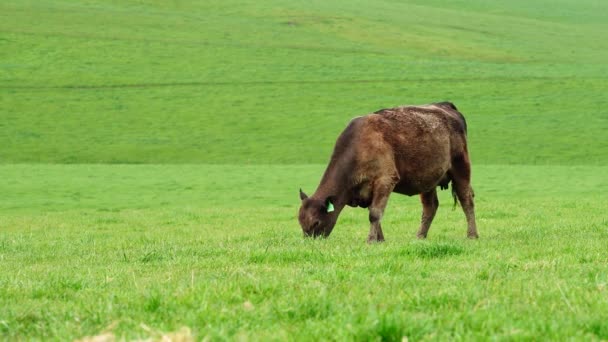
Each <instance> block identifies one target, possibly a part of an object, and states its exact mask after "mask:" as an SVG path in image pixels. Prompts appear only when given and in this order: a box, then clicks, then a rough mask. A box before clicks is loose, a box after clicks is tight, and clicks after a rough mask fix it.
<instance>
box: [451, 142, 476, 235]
mask: <svg viewBox="0 0 608 342" xmlns="http://www.w3.org/2000/svg"><path fill="white" fill-rule="evenodd" d="M452 186H453V187H454V188H453V191H455V192H456V196H457V197H458V200H459V201H460V205H461V206H462V210H463V211H464V215H465V216H466V218H467V225H468V229H467V237H468V238H469V239H477V238H478V237H479V235H478V234H477V225H476V224H475V203H474V202H473V197H474V193H473V188H471V164H470V162H469V159H468V156H467V155H466V154H464V155H463V156H460V157H457V158H455V159H454V161H453V172H452Z"/></svg>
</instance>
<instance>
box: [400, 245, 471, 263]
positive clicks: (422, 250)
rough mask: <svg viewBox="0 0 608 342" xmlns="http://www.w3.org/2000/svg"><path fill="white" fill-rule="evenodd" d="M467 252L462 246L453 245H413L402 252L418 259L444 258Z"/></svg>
mask: <svg viewBox="0 0 608 342" xmlns="http://www.w3.org/2000/svg"><path fill="white" fill-rule="evenodd" d="M464 252H465V249H464V247H462V246H461V245H456V244H451V243H433V242H431V243H428V242H421V243H413V244H410V245H408V246H407V247H406V248H405V249H404V250H403V251H402V252H401V254H402V255H409V256H414V257H418V258H427V259H433V258H443V257H449V256H454V255H460V254H462V253H464Z"/></svg>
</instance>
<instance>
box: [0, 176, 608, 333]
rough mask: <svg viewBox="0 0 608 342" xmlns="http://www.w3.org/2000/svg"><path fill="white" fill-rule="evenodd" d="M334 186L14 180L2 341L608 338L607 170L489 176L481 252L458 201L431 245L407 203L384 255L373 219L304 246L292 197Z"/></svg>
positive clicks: (261, 179)
mask: <svg viewBox="0 0 608 342" xmlns="http://www.w3.org/2000/svg"><path fill="white" fill-rule="evenodd" d="M321 171H322V165H313V166H307V165H303V166H289V167H287V166H244V167H238V166H208V165H185V166H184V165H177V166H175V165H174V166H147V165H146V166H144V165H109V166H102V165H96V166H90V165H63V166H62V165H3V166H1V167H0V175H1V176H2V178H3V179H8V180H11V181H10V182H5V183H4V184H3V185H2V186H1V190H2V193H3V194H19V197H21V198H23V201H22V202H19V200H18V198H17V196H16V195H9V196H8V197H3V200H2V201H1V202H0V231H1V232H2V235H0V260H1V262H0V284H2V288H3V291H2V292H1V293H0V308H2V309H1V310H0V332H1V333H2V336H3V337H4V338H8V339H13V338H34V339H51V338H52V339H73V338H78V337H82V336H88V335H95V334H98V333H100V332H102V331H104V329H106V327H108V326H110V330H111V331H112V332H113V333H114V334H116V335H117V336H119V337H120V336H123V337H125V338H128V339H132V338H145V337H148V336H150V332H149V331H148V330H146V329H145V328H142V323H143V324H144V325H145V326H148V327H152V328H153V329H155V331H165V332H168V331H176V330H179V329H180V328H181V327H183V326H186V327H189V328H190V329H192V334H193V336H195V337H196V338H204V337H206V336H208V337H211V338H214V339H225V338H228V339H234V338H240V337H243V338H245V337H248V338H250V339H253V340H258V339H259V340H285V339H299V340H317V339H356V340H370V339H386V340H395V339H400V338H401V337H402V336H408V337H409V338H410V339H412V340H419V339H433V338H435V339H458V340H470V339H486V338H501V339H502V338H504V339H522V338H524V339H545V338H549V339H561V338H564V337H571V338H575V339H591V340H594V339H606V338H608V331H606V326H605V322H606V321H607V320H608V316H607V314H606V311H605V310H604V308H605V307H606V304H608V303H607V297H606V291H608V289H607V288H606V286H607V284H608V269H606V267H605V265H606V263H607V262H608V258H607V256H606V253H605V252H604V249H605V241H606V239H607V238H608V229H607V228H608V221H606V218H605V215H604V211H605V203H606V195H605V194H606V193H607V192H606V191H605V190H606V189H605V187H606V184H605V182H603V178H602V176H601V175H602V174H604V172H605V171H606V170H605V167H589V166H573V167H547V166H544V167H538V166H536V167H529V166H504V165H497V166H478V167H476V168H475V169H474V177H475V178H474V180H475V182H474V186H475V189H476V194H477V197H476V200H477V216H478V225H479V229H480V234H481V238H480V239H479V240H478V241H469V240H467V239H466V238H465V232H466V225H465V220H464V215H463V214H462V212H461V210H460V209H459V208H458V209H457V210H454V211H453V210H452V209H451V204H452V203H451V198H450V196H449V194H448V193H447V192H441V193H440V195H441V197H440V202H441V203H442V204H441V206H440V209H439V211H438V214H437V217H436V219H435V222H434V225H433V227H432V228H431V231H430V234H429V239H428V240H426V241H418V240H416V239H415V232H416V228H417V225H418V221H419V215H420V206H419V203H418V202H419V201H418V199H417V198H415V197H414V198H408V197H405V196H393V197H392V198H391V201H390V204H389V208H388V210H387V214H386V216H385V219H384V221H383V222H384V231H385V235H386V238H387V242H386V243H384V244H375V245H367V244H366V243H365V242H364V241H365V237H366V235H367V231H368V223H367V213H366V211H365V210H361V209H347V210H345V212H344V213H343V214H342V216H341V218H340V220H339V222H338V225H337V227H336V229H335V231H334V233H333V234H332V236H331V237H330V238H329V239H325V240H311V239H304V238H302V236H301V231H300V228H299V227H298V224H297V221H296V219H295V216H296V211H297V207H298V198H297V188H294V189H286V184H287V183H289V184H294V185H296V184H303V186H304V187H305V188H309V187H312V186H313V184H315V183H316V182H317V181H318V177H319V176H320V172H321ZM217 173H221V174H222V175H223V178H219V177H217V176H216V174H217ZM65 179H70V180H72V181H71V182H66V181H65ZM220 179H223V180H224V181H223V182H221V183H220V182H217V181H218V180H220ZM568 182H570V184H571V185H572V186H568V187H565V186H562V185H563V184H568ZM7 183H8V184H10V185H8V186H7V185H6V184H7ZM523 183H525V184H528V187H525V186H522V184H523ZM167 184H171V186H167ZM186 184H190V185H191V186H193V187H194V188H195V189H196V190H194V191H192V192H184V191H182V189H183V188H184V185H186ZM251 184H257V185H256V186H255V187H253V188H255V189H261V188H265V191H262V192H255V193H248V191H247V189H248V188H249V187H250V186H251ZM222 185H223V186H222ZM296 186H297V185H296ZM64 187H65V188H66V189H65V192H61V191H59V190H61V188H64ZM543 189H545V190H543ZM75 190H79V191H80V192H81V193H82V194H88V196H90V198H89V199H88V200H82V197H86V196H81V198H80V199H79V198H75V197H73V196H72V195H71V192H72V191H75ZM19 191H21V192H20V193H19ZM309 191H310V192H312V191H313V189H310V190H309ZM152 192H154V193H156V194H157V200H149V198H150V197H152V196H151V193H152ZM43 199H45V200H46V202H45V201H44V200H43ZM160 199H162V202H161V201H159V200H160ZM26 202H30V205H29V206H28V205H27V203H26ZM14 203H17V204H18V206H19V208H12V207H9V206H10V205H12V204H14Z"/></svg>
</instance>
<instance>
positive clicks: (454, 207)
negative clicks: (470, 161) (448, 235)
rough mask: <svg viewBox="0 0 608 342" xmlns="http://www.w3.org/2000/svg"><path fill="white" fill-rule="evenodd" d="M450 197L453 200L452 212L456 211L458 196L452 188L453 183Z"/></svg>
mask: <svg viewBox="0 0 608 342" xmlns="http://www.w3.org/2000/svg"><path fill="white" fill-rule="evenodd" d="M452 197H453V198H454V206H453V207H452V210H456V207H457V206H458V195H457V194H456V189H455V188H454V182H452Z"/></svg>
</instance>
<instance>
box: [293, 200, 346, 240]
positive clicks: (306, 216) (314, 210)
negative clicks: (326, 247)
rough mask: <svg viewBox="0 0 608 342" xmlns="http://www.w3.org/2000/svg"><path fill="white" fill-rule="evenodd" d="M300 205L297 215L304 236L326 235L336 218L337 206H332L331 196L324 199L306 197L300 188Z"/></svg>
mask: <svg viewBox="0 0 608 342" xmlns="http://www.w3.org/2000/svg"><path fill="white" fill-rule="evenodd" d="M300 199H301V200H302V206H301V207H300V213H299V215H298V221H300V226H302V231H303V232H304V236H313V237H317V236H323V237H328V236H329V234H331V231H332V229H334V226H335V225H336V220H337V219H338V212H339V210H338V208H334V204H333V200H334V198H333V197H331V196H330V197H327V198H325V199H314V198H308V196H306V194H305V193H304V192H302V190H301V189H300Z"/></svg>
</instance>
